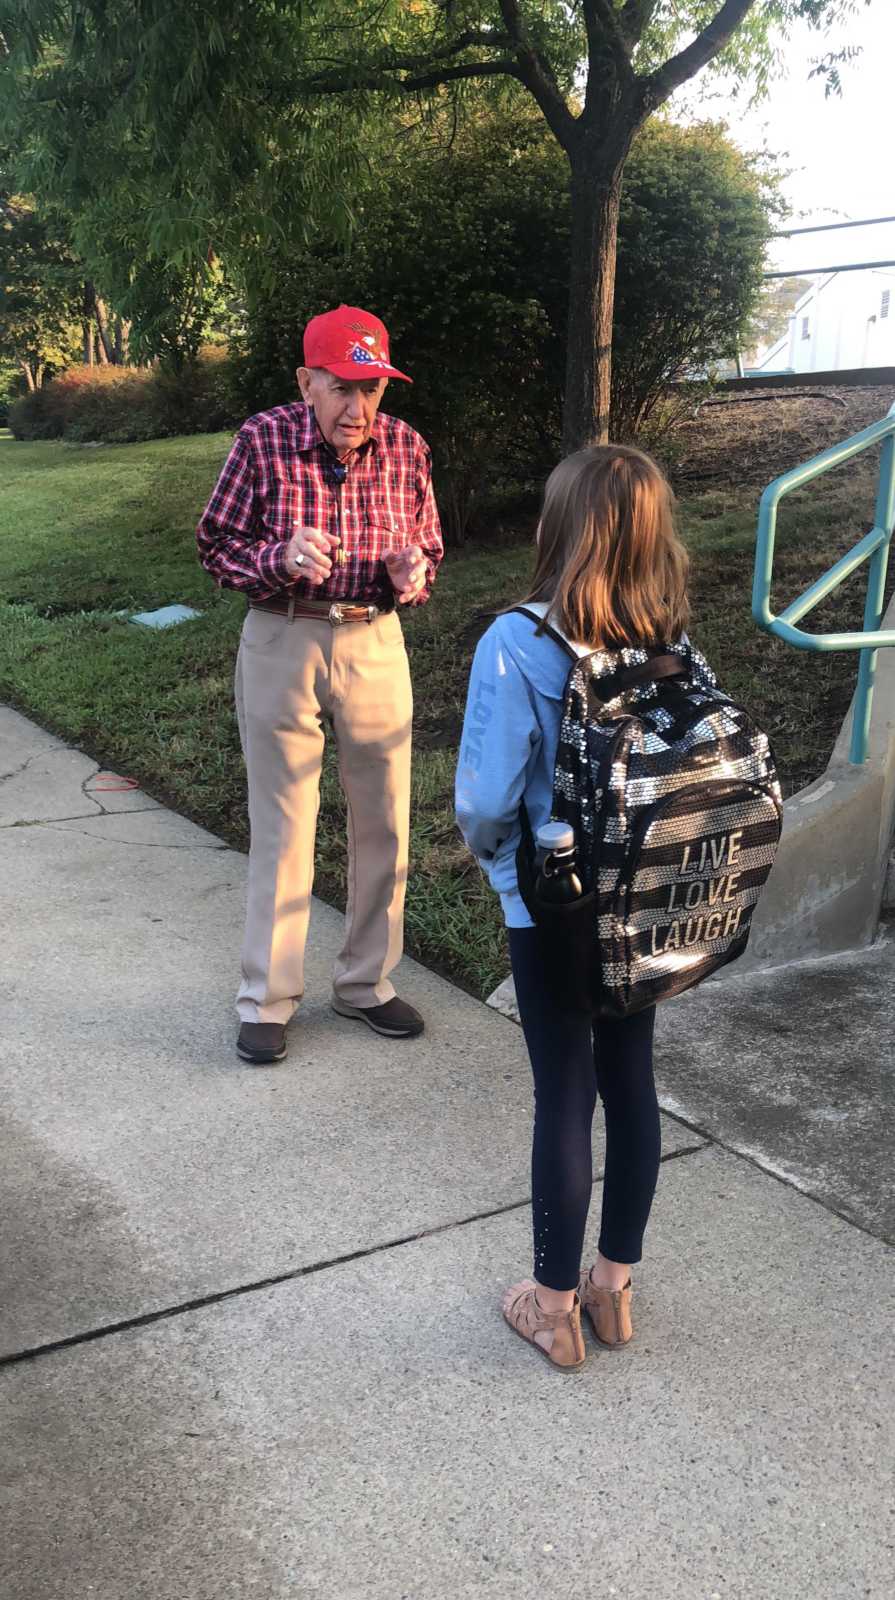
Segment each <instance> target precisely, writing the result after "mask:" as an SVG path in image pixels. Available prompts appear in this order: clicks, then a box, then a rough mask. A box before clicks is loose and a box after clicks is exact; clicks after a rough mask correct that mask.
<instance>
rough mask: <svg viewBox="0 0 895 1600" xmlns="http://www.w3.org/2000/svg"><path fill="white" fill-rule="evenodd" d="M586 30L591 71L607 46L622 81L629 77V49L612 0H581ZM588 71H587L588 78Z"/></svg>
mask: <svg viewBox="0 0 895 1600" xmlns="http://www.w3.org/2000/svg"><path fill="white" fill-rule="evenodd" d="M582 10H583V12H584V26H585V30H586V32H587V55H588V63H589V66H590V69H591V71H592V70H593V67H594V63H595V61H597V59H598V58H599V57H600V56H603V55H605V53H606V49H607V47H608V49H609V51H610V53H611V55H612V56H613V58H614V60H615V65H616V68H617V69H618V75H619V77H620V78H621V80H622V82H625V81H626V80H628V79H630V77H631V50H630V46H629V44H628V41H627V39H626V38H625V36H624V34H623V33H622V30H621V28H620V26H619V15H618V12H617V11H616V9H615V7H614V5H613V4H612V0H582ZM589 78H590V72H588V79H589Z"/></svg>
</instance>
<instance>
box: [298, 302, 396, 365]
mask: <svg viewBox="0 0 895 1600" xmlns="http://www.w3.org/2000/svg"><path fill="white" fill-rule="evenodd" d="M304 355H305V366H306V367H325V368H326V371H327V372H331V373H333V375H334V376H335V377H337V378H349V379H351V380H353V381H354V382H355V383H363V382H364V381H365V380H367V379H369V378H403V380H404V382H405V383H412V382H413V379H412V378H408V376H407V373H406V372H399V371H398V369H397V367H393V366H391V365H390V363H389V359H388V330H387V329H386V326H385V323H384V322H380V320H379V318H378V317H374V316H373V315H372V313H371V312H369V311H362V310H361V309H360V306H339V307H338V308H337V310H335V311H324V312H323V314H322V315H321V316H319V317H312V318H311V320H310V322H309V323H308V325H307V327H306V328H305V336H304Z"/></svg>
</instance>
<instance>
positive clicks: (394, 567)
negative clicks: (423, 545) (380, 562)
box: [384, 544, 427, 606]
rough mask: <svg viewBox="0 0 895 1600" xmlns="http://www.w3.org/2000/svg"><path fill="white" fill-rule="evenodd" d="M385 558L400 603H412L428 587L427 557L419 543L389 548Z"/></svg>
mask: <svg viewBox="0 0 895 1600" xmlns="http://www.w3.org/2000/svg"><path fill="white" fill-rule="evenodd" d="M384 560H385V568H386V571H387V573H388V575H389V578H390V580H391V585H392V588H393V589H394V591H395V596H396V598H397V601H398V605H399V606H409V605H412V604H413V602H414V601H415V600H418V599H419V597H420V595H421V594H422V592H423V590H424V588H425V587H426V572H427V568H426V558H425V556H424V555H423V552H422V550H421V549H420V547H419V545H418V544H408V545H406V546H405V547H404V549H403V550H389V551H388V552H387V554H386V555H385V557H384Z"/></svg>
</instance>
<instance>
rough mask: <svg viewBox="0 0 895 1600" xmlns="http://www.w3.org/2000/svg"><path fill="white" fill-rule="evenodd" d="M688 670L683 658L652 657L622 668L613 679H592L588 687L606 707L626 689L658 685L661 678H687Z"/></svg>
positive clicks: (612, 676)
mask: <svg viewBox="0 0 895 1600" xmlns="http://www.w3.org/2000/svg"><path fill="white" fill-rule="evenodd" d="M688 670H689V669H688V667H687V663H686V661H684V660H683V658H682V657H681V656H672V655H664V656H651V657H650V659H649V661H641V662H640V663H639V664H638V665H637V666H635V667H620V668H619V670H618V672H613V673H612V675H611V677H608V678H596V679H593V678H592V679H591V682H590V684H589V686H588V687H589V690H590V691H592V692H593V694H594V695H595V696H596V698H597V699H598V700H600V701H602V703H603V704H604V705H606V704H607V703H608V702H609V701H610V700H615V699H616V698H617V697H618V696H619V695H620V694H624V692H625V690H626V689H634V688H636V686H637V684H638V683H657V682H658V681H659V680H660V679H661V678H685V677H686V676H687V673H688Z"/></svg>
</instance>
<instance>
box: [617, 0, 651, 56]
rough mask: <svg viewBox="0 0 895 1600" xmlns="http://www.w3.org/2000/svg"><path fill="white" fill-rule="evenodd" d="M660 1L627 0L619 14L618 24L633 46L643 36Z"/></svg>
mask: <svg viewBox="0 0 895 1600" xmlns="http://www.w3.org/2000/svg"><path fill="white" fill-rule="evenodd" d="M658 3H659V0H625V4H624V5H623V6H622V8H621V11H620V12H619V14H618V25H619V27H620V28H621V30H622V33H623V34H624V36H625V38H626V39H627V40H628V42H629V44H630V45H631V47H632V48H633V47H634V46H635V45H638V44H639V43H640V41H641V39H642V38H643V34H644V32H645V30H646V28H647V27H648V26H649V24H650V23H651V22H652V20H653V12H654V11H655V9H656V6H657V5H658Z"/></svg>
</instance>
